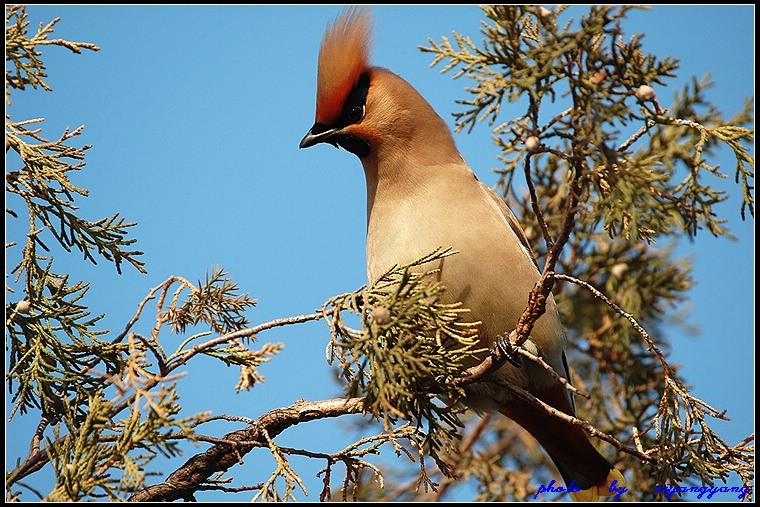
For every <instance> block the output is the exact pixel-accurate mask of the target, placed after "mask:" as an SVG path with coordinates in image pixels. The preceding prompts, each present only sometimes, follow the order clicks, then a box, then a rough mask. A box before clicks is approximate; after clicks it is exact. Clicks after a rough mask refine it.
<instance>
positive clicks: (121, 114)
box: [6, 5, 755, 501]
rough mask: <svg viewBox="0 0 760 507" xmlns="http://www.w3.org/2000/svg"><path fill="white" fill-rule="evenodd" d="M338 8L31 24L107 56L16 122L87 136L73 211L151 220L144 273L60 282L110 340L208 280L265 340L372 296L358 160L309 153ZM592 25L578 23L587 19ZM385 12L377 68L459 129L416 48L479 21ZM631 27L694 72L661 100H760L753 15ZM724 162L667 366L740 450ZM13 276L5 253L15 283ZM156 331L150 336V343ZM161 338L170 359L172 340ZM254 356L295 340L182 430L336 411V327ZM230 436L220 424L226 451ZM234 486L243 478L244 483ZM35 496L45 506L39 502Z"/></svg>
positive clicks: (744, 417) (291, 437) (204, 401)
mask: <svg viewBox="0 0 760 507" xmlns="http://www.w3.org/2000/svg"><path fill="white" fill-rule="evenodd" d="M341 9H342V7H341V6H215V7H211V6H179V7H171V6H36V5H34V6H30V7H29V8H28V12H29V16H30V21H31V25H32V27H36V26H37V25H38V24H39V23H40V22H45V23H47V22H48V21H50V20H51V19H53V18H55V17H58V16H60V17H61V18H62V21H61V22H60V23H59V24H58V25H57V27H56V32H55V34H54V37H61V38H66V39H70V40H78V41H87V42H93V43H95V44H97V45H98V46H100V47H101V48H102V49H101V51H99V52H97V53H90V52H86V53H84V54H83V55H73V54H71V53H69V52H68V51H67V50H65V49H62V48H48V49H45V50H44V53H43V60H44V62H45V64H46V66H47V70H48V72H47V73H48V75H49V76H50V77H49V79H48V80H47V82H48V84H49V85H51V86H52V87H53V89H54V91H53V92H52V93H49V92H43V91H40V90H37V91H35V90H27V91H24V92H19V91H15V92H14V93H13V96H12V100H13V104H12V106H11V107H8V108H7V112H9V113H10V114H11V116H12V118H13V119H15V120H21V119H28V118H36V117H40V116H42V117H45V118H46V122H45V130H44V134H47V136H48V137H49V138H56V137H57V136H58V135H59V134H60V132H61V131H62V130H63V129H64V128H66V127H72V128H73V127H76V126H79V125H81V124H85V125H86V129H85V131H84V134H83V135H82V136H81V137H80V138H79V143H81V144H92V145H93V148H92V149H91V150H89V151H88V152H87V166H86V167H85V169H84V170H83V171H82V172H81V173H80V174H77V175H75V176H73V179H74V183H75V184H77V185H79V186H82V187H84V188H87V189H89V190H90V192H91V193H90V197H88V198H87V199H84V200H81V201H79V203H78V204H79V205H80V206H81V214H82V216H85V217H87V218H90V219H96V218H101V217H105V216H110V215H112V214H113V213H114V212H120V213H121V214H122V215H123V216H125V217H126V218H127V219H129V220H132V221H136V222H138V225H137V226H136V227H135V228H134V229H133V231H132V236H133V237H135V238H137V239H138V243H137V247H138V248H139V249H140V250H142V251H144V252H145V256H144V260H145V261H146V263H147V266H146V267H147V269H148V274H147V275H140V274H138V273H137V272H135V271H134V270H130V269H128V268H127V269H125V272H124V274H123V275H121V276H119V275H117V274H116V272H115V270H114V269H113V266H111V265H109V264H108V263H107V262H105V261H102V262H99V264H98V265H97V266H90V265H86V264H84V263H83V262H82V261H81V257H79V256H78V255H77V254H71V255H65V254H63V253H59V254H57V255H56V256H55V266H56V268H57V269H58V271H59V272H70V273H72V274H73V275H74V278H79V279H83V280H89V281H92V289H91V290H90V293H89V298H88V302H89V304H90V306H91V309H92V311H93V313H101V312H107V318H106V319H105V321H104V323H105V324H104V325H105V327H108V328H110V329H120V328H121V327H123V325H124V323H125V322H126V321H127V320H128V319H129V317H130V316H131V315H132V314H133V313H134V311H135V308H136V305H137V303H138V302H139V301H140V300H141V299H142V298H143V297H144V296H145V294H146V293H147V292H148V290H149V289H150V288H151V287H154V286H156V285H157V284H158V283H160V282H161V281H163V280H164V279H166V278H167V277H168V276H169V275H180V276H185V277H187V278H189V279H191V280H197V279H199V278H203V277H204V274H205V272H206V271H207V270H208V269H210V268H211V266H212V264H215V265H220V266H222V267H223V268H224V269H226V270H227V271H228V272H229V273H230V275H231V277H232V278H233V279H234V280H235V281H236V282H237V283H238V284H239V285H240V287H241V288H242V289H243V290H244V291H246V292H249V293H250V294H251V295H252V296H253V297H254V298H256V299H258V301H259V304H258V306H257V307H256V308H255V309H253V310H252V311H251V312H249V318H250V320H251V321H252V322H253V323H254V324H256V323H261V322H266V321H268V320H271V319H274V318H278V317H285V316H291V315H296V314H302V313H309V312H311V311H313V310H314V309H316V308H318V307H320V306H321V305H322V303H323V302H324V301H325V300H326V299H327V298H329V297H331V296H333V295H335V294H338V293H343V292H349V291H353V290H354V289H356V288H358V287H359V286H361V285H362V284H363V283H364V282H365V277H366V272H365V264H364V262H365V257H364V255H365V254H364V248H365V209H366V197H365V186H364V176H363V174H362V170H361V165H360V163H359V161H358V160H357V159H356V157H354V156H353V155H351V154H349V153H347V152H344V151H337V150H335V149H333V148H331V147H330V146H327V145H325V146H319V147H315V148H311V149H309V150H299V149H298V143H299V141H300V140H301V138H302V137H303V135H304V134H305V133H306V132H307V130H308V129H309V128H310V127H311V125H312V123H313V121H314V99H315V79H316V59H317V53H318V49H319V43H320V41H321V39H322V34H323V32H324V28H325V25H326V24H327V23H328V22H329V21H332V20H333V19H334V18H335V16H336V15H337V14H338V13H339V12H340V11H341ZM585 9H586V8H573V9H571V10H570V12H572V13H573V14H572V15H573V16H574V17H576V18H577V17H578V16H579V14H580V13H581V12H583V11H585ZM373 11H374V17H375V26H376V30H375V43H374V57H373V63H374V64H376V65H382V66H384V67H388V68H390V69H391V70H393V71H395V72H397V73H398V74H400V75H401V76H402V77H404V78H406V79H407V80H408V81H410V82H411V83H412V84H413V85H414V86H415V87H416V88H417V89H418V90H419V91H420V92H421V93H422V95H423V96H425V97H426V98H427V99H428V101H429V102H430V103H431V104H432V105H433V107H434V108H435V109H436V110H437V111H438V112H439V113H440V114H441V116H443V117H444V119H446V120H447V121H448V122H449V124H450V125H452V126H453V119H452V117H451V114H450V113H452V112H454V111H457V110H458V107H459V106H457V104H455V100H457V99H463V98H466V96H465V92H464V87H465V86H468V85H469V83H468V82H467V81H465V80H462V79H460V80H457V81H454V80H452V79H451V78H450V76H449V75H441V74H439V72H438V69H437V68H436V69H430V68H428V64H429V63H430V61H431V56H430V55H429V54H425V53H422V52H420V51H419V50H418V46H419V45H426V44H427V38H428V37H432V38H433V39H434V40H436V41H440V39H441V36H443V35H451V31H452V30H455V31H457V32H459V33H462V34H467V35H471V36H472V37H473V39H474V40H476V41H479V40H480V39H481V36H480V34H479V26H480V24H479V23H480V20H481V19H482V16H481V11H480V9H478V8H477V7H476V6H453V7H451V6H447V7H432V6H416V7H415V6H377V7H375V8H374V9H373ZM624 28H625V29H626V33H627V34H628V35H631V34H634V33H645V34H646V35H645V38H644V47H645V50H647V51H649V52H652V53H655V54H657V55H659V56H664V55H666V54H669V55H671V56H675V57H678V58H680V59H681V69H680V71H679V76H678V78H677V79H673V80H671V81H670V82H669V83H668V84H669V86H668V87H667V88H665V87H659V86H658V87H656V88H655V89H656V91H657V94H658V98H659V99H660V102H661V104H662V105H663V106H665V107H667V106H668V105H669V104H670V101H671V100H672V97H673V94H674V92H675V91H676V90H678V89H680V88H681V87H682V86H683V84H684V83H685V82H687V81H688V80H689V79H690V78H691V76H694V75H696V76H699V77H701V76H703V75H704V74H705V73H708V72H709V73H711V74H712V78H713V80H714V81H715V83H716V86H715V87H714V88H712V89H710V90H709V91H708V92H707V97H708V98H709V99H710V100H712V101H713V102H714V103H715V104H716V105H717V106H718V108H719V109H720V110H722V111H723V112H724V113H725V115H726V116H728V117H730V116H731V115H733V114H734V113H736V112H738V111H739V110H740V109H741V107H742V105H743V101H744V98H745V97H750V96H752V95H753V94H754V50H753V48H754V6H712V7H696V6H656V7H654V8H653V9H652V10H651V11H640V12H634V13H631V14H630V15H629V19H628V21H627V22H626V23H624ZM513 113H514V114H519V112H518V111H516V110H514V111H513V110H510V108H509V106H507V107H505V108H504V111H503V113H502V114H503V118H504V119H505V120H506V119H508V118H511V117H512V116H510V115H511V114H513ZM455 139H456V141H457V144H458V146H459V148H460V150H461V151H462V154H463V155H464V158H465V159H466V160H467V161H468V162H469V163H470V165H471V166H472V167H473V169H474V170H475V172H476V173H477V175H478V177H479V178H480V179H481V180H483V181H485V182H486V183H488V184H494V183H495V182H496V180H497V177H496V175H495V174H494V173H493V172H492V169H493V168H495V167H497V165H498V161H497V159H496V155H497V153H498V150H497V148H496V147H495V146H494V145H493V143H492V141H491V139H490V129H489V128H488V126H487V125H479V126H478V127H477V128H476V129H475V130H474V131H473V132H472V133H471V134H457V135H456V137H455ZM753 154H754V153H753ZM8 162H9V163H10V164H11V165H13V162H14V160H13V159H11V158H9V159H8ZM718 162H719V163H720V165H721V167H722V168H723V169H724V171H726V172H728V173H729V175H730V178H729V179H727V180H726V181H724V182H717V185H718V186H719V187H721V188H725V189H726V190H728V192H729V193H731V194H733V196H734V197H732V199H731V200H729V202H728V203H726V204H725V205H722V206H720V207H719V208H718V211H719V212H720V213H721V214H722V215H723V216H725V217H728V218H729V225H730V228H731V230H732V232H733V233H734V234H735V235H736V236H737V240H736V241H729V240H727V239H715V238H712V237H710V236H708V235H707V234H700V235H699V237H697V239H696V241H695V242H693V243H690V242H684V243H683V244H682V245H681V246H680V247H679V249H678V253H679V254H680V255H681V256H689V257H691V258H692V259H693V261H694V266H695V267H694V278H695V279H696V280H697V282H698V283H697V285H696V287H695V288H694V289H693V290H691V291H690V293H689V297H690V301H688V303H687V304H686V305H685V307H686V308H687V309H689V310H690V312H691V313H690V316H689V319H688V322H689V323H690V324H693V325H696V326H697V327H698V328H699V329H700V333H699V334H698V335H697V336H688V335H686V334H684V333H682V332H681V331H680V330H678V329H675V328H666V329H667V330H668V331H669V333H670V337H671V339H672V343H673V347H672V354H671V360H672V361H673V362H674V363H678V364H682V365H683V370H682V374H683V375H684V377H685V378H686V380H687V381H688V382H689V383H690V384H691V385H693V386H695V391H694V393H695V394H696V395H697V396H700V397H702V398H703V399H704V400H705V401H707V402H708V403H710V404H712V405H713V406H715V407H716V408H719V409H723V408H726V409H728V415H729V416H730V417H732V419H733V420H732V421H731V422H730V423H725V422H715V423H714V427H715V428H718V429H719V432H720V433H721V435H722V436H723V437H724V438H725V439H726V440H727V441H728V442H729V443H731V444H734V443H737V442H738V441H739V440H741V439H742V438H743V437H745V436H746V435H748V434H749V433H751V432H752V431H753V430H754V399H755V393H754V387H753V386H754V325H755V321H754V289H755V287H754V221H753V220H748V221H747V222H742V221H741V219H740V218H739V202H740V201H739V200H738V199H736V198H735V196H736V195H737V194H738V192H739V189H738V186H736V185H735V184H734V183H733V167H734V162H733V159H732V156H731V155H730V153H725V152H724V153H722V154H721V157H720V159H719V160H718ZM516 181H517V182H518V184H519V185H523V181H522V180H520V179H519V178H518V179H517V180H516ZM22 217H23V215H22ZM21 222H22V221H20V220H19V221H17V220H12V219H11V220H8V219H7V218H6V226H7V229H6V230H7V232H6V241H8V240H10V239H15V238H17V237H18V235H19V234H23V231H24V225H23V223H21ZM13 259H15V257H14V256H13V254H12V253H11V255H10V257H9V260H8V261H7V266H10V265H12V260H13ZM6 269H7V268H6ZM149 325H150V322H149V321H146V323H145V324H144V325H143V328H142V329H143V330H145V329H148V326H149ZM164 339H165V340H167V341H168V342H169V343H171V340H173V339H176V336H166V337H165V338H164ZM259 339H260V340H261V341H281V342H284V343H285V349H284V350H283V351H282V352H281V354H280V355H279V356H278V357H276V358H275V359H274V360H273V361H272V362H271V363H270V364H268V365H265V366H264V367H262V368H261V372H262V373H263V374H264V375H265V376H266V377H267V381H266V383H264V384H262V385H259V386H257V387H255V388H254V389H253V390H252V391H250V392H244V393H241V394H238V395H235V393H234V386H235V383H236V381H237V371H236V370H235V369H233V368H226V367H225V366H223V365H221V364H217V363H215V362H211V361H206V362H200V363H198V364H196V365H195V366H194V367H192V368H191V369H190V370H188V375H187V377H186V378H185V379H184V380H183V381H182V384H181V387H180V389H181V393H182V395H183V398H182V400H183V402H184V405H185V408H186V410H187V411H188V413H190V412H196V411H202V410H212V411H213V412H214V413H217V414H218V413H231V414H239V415H246V416H249V417H257V416H258V415H260V414H262V413H264V412H266V411H267V410H270V409H272V408H275V407H278V406H283V405H288V404H290V403H293V402H294V401H296V400H297V399H299V398H306V399H310V400H311V399H322V398H327V397H334V396H336V395H339V387H338V385H337V384H336V382H335V381H334V380H333V376H332V371H331V368H330V367H329V366H328V365H327V364H326V362H325V359H324V347H325V344H326V343H327V340H328V332H327V328H326V326H325V325H324V324H323V323H311V324H307V325H301V326H297V327H288V328H284V329H279V330H275V331H272V332H269V333H265V334H262V335H261V336H260V337H259ZM7 407H8V404H7V403H6V410H7ZM36 423H37V421H36V420H34V419H33V418H30V417H17V418H16V419H14V421H13V422H12V423H10V424H9V425H8V426H7V433H6V435H7V437H6V439H7V440H6V444H7V447H6V453H7V454H6V462H7V463H12V462H14V461H15V460H16V458H17V457H19V456H22V455H23V454H24V453H25V450H26V448H27V446H28V442H29V439H30V437H31V434H32V432H33V428H34V426H35V425H36ZM344 426H345V423H340V422H335V421H332V422H327V423H325V422H320V423H312V424H309V425H308V426H307V425H304V426H303V427H299V428H297V429H294V430H291V431H290V432H286V433H285V434H283V436H282V438H281V440H278V442H279V443H281V445H288V446H295V447H297V446H307V447H309V448H311V449H313V450H321V451H326V452H333V451H335V450H338V449H339V448H342V446H343V445H345V443H347V442H348V440H347V439H345V438H343V437H336V433H337V432H336V430H335V428H336V427H339V428H342V427H344ZM231 429H232V428H230V427H229V426H225V427H219V429H218V433H217V434H221V433H223V432H225V431H230V430H231ZM207 432H209V433H213V430H210V429H209V430H207ZM315 442H318V444H317V446H316V447H318V448H314V447H315V445H314V444H315ZM188 451H189V453H190V454H192V453H194V452H196V451H195V450H194V449H189V450H188ZM190 454H188V455H187V456H189V455H190ZM256 460H263V461H258V462H257V461H256ZM246 462H247V463H255V464H254V465H253V467H250V466H249V467H246V469H247V470H248V472H246V474H249V475H246V477H245V478H242V477H241V479H242V481H240V482H237V483H236V484H239V485H242V484H243V483H255V482H258V481H260V480H262V479H263V477H259V476H256V475H255V473H254V472H253V470H254V469H258V470H261V469H267V468H268V467H270V466H272V465H273V464H272V462H271V458H267V457H266V456H265V455H264V454H258V455H252V456H251V457H249V458H248V459H247V460H246ZM177 463H179V461H178V462H177ZM293 464H294V466H295V467H296V469H297V471H299V472H303V473H302V477H303V478H304V479H305V480H306V485H307V487H308V489H309V497H308V499H310V500H317V499H318V494H319V488H320V487H319V480H317V479H315V478H314V477H313V475H314V473H315V472H316V470H317V469H318V468H319V467H321V463H320V464H319V467H316V466H313V465H312V464H309V463H305V462H303V461H300V460H297V459H294V460H293ZM167 471H168V470H167ZM231 475H232V476H235V475H240V471H239V469H233V470H232V474H231ZM249 497H250V495H249V494H242V495H237V496H236V497H234V498H235V499H236V500H241V501H244V500H246V499H248V498H249ZM22 498H24V499H26V500H32V496H31V495H30V494H29V493H28V492H26V493H24V496H23V497H22ZM198 498H199V499H201V500H213V499H215V498H220V497H219V496H215V495H213V494H209V493H206V494H200V495H199V496H198ZM221 498H225V499H227V500H230V499H232V498H233V497H225V496H222V497H221Z"/></svg>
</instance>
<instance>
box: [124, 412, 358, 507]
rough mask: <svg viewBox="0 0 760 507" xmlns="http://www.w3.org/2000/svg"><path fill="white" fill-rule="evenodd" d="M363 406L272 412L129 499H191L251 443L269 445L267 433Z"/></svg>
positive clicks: (245, 450)
mask: <svg viewBox="0 0 760 507" xmlns="http://www.w3.org/2000/svg"><path fill="white" fill-rule="evenodd" d="M363 407H364V398H349V399H344V398H338V399H333V400H322V401H312V402H308V401H299V402H297V403H295V404H294V405H291V406H289V407H284V408H278V409H275V410H272V411H271V412H267V413H266V414H264V415H262V416H261V417H259V418H258V419H257V420H256V422H255V424H252V425H250V426H249V427H248V428H245V429H242V430H238V431H233V432H232V433H228V434H227V435H225V436H224V437H222V439H223V440H224V441H225V442H229V443H221V444H216V445H213V446H211V448H209V449H208V450H207V451H206V452H203V453H201V454H196V455H195V456H193V457H192V458H190V459H189V460H187V462H186V463H185V464H184V465H182V466H181V467H180V468H179V469H178V470H176V471H175V472H174V473H172V474H171V475H170V476H169V477H167V478H166V481H164V482H162V483H160V484H156V485H153V486H149V487H147V488H145V489H143V490H141V491H138V492H137V493H135V494H134V495H132V496H131V497H130V498H129V500H130V501H133V502H157V501H164V502H169V501H173V500H178V499H190V498H192V496H193V494H194V493H195V492H196V491H198V490H199V489H201V486H202V485H203V484H205V483H206V482H207V481H208V479H209V478H210V477H211V476H212V475H213V474H215V473H217V472H225V471H227V470H228V469H229V468H231V467H232V466H234V465H235V464H237V463H239V462H240V461H241V458H242V457H243V456H244V455H245V454H247V453H248V452H250V451H251V450H252V449H253V448H254V447H255V446H254V445H252V444H251V442H257V443H258V444H259V445H261V446H266V445H267V443H266V438H265V436H264V432H265V431H266V433H267V434H268V435H269V437H270V438H273V437H275V436H276V435H278V434H280V433H282V432H283V431H285V430H286V429H287V428H289V427H291V426H295V425H297V424H299V423H302V422H307V421H313V420H315V419H325V418H331V417H339V416H341V415H347V414H356V413H359V412H361V411H362V409H363ZM241 442H245V443H241Z"/></svg>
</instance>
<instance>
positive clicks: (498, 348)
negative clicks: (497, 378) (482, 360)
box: [491, 333, 522, 368]
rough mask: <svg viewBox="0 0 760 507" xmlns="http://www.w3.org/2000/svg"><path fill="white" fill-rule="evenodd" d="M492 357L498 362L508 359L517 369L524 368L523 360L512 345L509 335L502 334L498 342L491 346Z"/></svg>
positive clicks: (497, 339) (497, 338)
mask: <svg viewBox="0 0 760 507" xmlns="http://www.w3.org/2000/svg"><path fill="white" fill-rule="evenodd" d="M491 355H492V356H494V359H496V360H497V361H500V360H501V359H506V360H507V361H509V363H510V364H511V365H512V366H514V367H516V368H521V367H522V359H520V355H519V354H518V353H517V350H516V349H515V347H514V345H512V341H511V340H510V339H509V334H508V333H505V334H500V335H499V336H497V337H496V341H494V342H493V344H492V345H491Z"/></svg>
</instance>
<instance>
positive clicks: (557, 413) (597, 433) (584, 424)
mask: <svg viewBox="0 0 760 507" xmlns="http://www.w3.org/2000/svg"><path fill="white" fill-rule="evenodd" d="M483 380H484V381H487V382H492V383H494V384H497V385H499V386H501V387H504V388H506V389H508V390H509V391H511V392H513V393H515V394H516V395H518V396H520V397H521V398H523V399H524V400H526V401H528V402H530V403H532V404H533V405H535V406H536V407H538V408H540V409H542V410H543V411H544V412H546V413H547V414H549V415H551V416H552V417H555V418H557V419H560V420H562V421H565V422H566V423H568V424H572V425H574V426H579V427H580V428H583V429H584V430H586V431H588V432H589V433H590V434H591V435H592V436H594V437H596V438H598V439H600V440H604V441H605V442H607V443H609V444H612V445H613V446H615V447H616V448H617V449H618V450H619V451H622V452H625V453H627V454H630V455H632V456H635V457H637V458H639V459H640V460H642V461H645V462H647V463H653V462H656V459H655V458H652V457H651V456H649V455H647V454H645V453H643V452H640V451H639V450H638V449H634V448H633V447H628V446H627V445H624V444H623V443H622V442H620V441H619V440H618V439H616V438H615V437H613V436H612V435H609V434H607V433H605V432H603V431H601V430H599V429H597V428H596V427H595V426H592V425H591V423H589V422H588V421H584V420H583V419H578V418H577V417H573V416H571V415H568V414H566V413H564V412H562V411H561V410H557V409H556V408H554V407H552V406H551V405H549V404H548V403H546V402H544V401H542V400H540V399H539V398H536V397H535V396H533V395H532V394H531V393H529V392H528V391H526V390H525V389H523V388H521V387H518V386H516V385H515V384H512V383H511V382H508V381H507V380H504V379H503V378H501V377H499V376H496V375H489V376H487V377H486V378H484V379H483Z"/></svg>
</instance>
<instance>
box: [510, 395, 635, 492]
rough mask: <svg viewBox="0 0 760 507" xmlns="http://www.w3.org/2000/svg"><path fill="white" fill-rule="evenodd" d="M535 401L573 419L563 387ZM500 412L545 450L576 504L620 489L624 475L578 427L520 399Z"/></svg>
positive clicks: (513, 401)
mask: <svg viewBox="0 0 760 507" xmlns="http://www.w3.org/2000/svg"><path fill="white" fill-rule="evenodd" d="M537 397H538V398H540V399H541V400H542V401H544V402H545V403H547V404H549V405H551V406H552V407H554V408H555V409H557V410H560V411H562V412H564V413H565V414H568V415H574V414H575V411H574V410H573V407H572V405H571V404H570V400H569V399H568V398H567V392H566V391H565V389H564V387H563V386H562V385H561V384H559V383H557V384H556V385H555V386H552V387H551V388H549V389H547V390H545V391H543V392H541V393H537ZM500 412H501V413H503V414H504V415H506V416H507V417H509V418H510V419H512V420H513V421H515V422H516V423H518V424H519V425H520V426H522V427H523V428H525V429H526V430H527V431H528V432H529V433H530V434H531V435H533V437H534V438H535V439H536V440H538V443H539V444H541V446H542V447H543V448H544V449H546V452H547V453H549V457H550V458H551V459H552V461H553V462H554V464H555V465H556V466H557V469H558V470H559V473H560V475H561V476H562V479H563V480H564V481H565V485H566V486H567V489H568V491H570V492H571V493H570V496H571V497H572V498H573V500H575V501H596V500H598V499H599V497H600V496H613V495H615V494H616V492H617V491H619V489H616V488H617V486H615V487H614V488H613V486H614V485H615V483H614V482H613V481H617V482H618V483H619V484H620V486H623V484H624V480H623V475H622V474H621V473H620V471H618V470H617V469H616V468H614V467H613V466H612V465H611V464H610V463H609V462H608V461H607V460H606V459H604V457H603V456H602V455H601V454H599V452H598V451H597V450H596V448H594V446H593V445H591V442H590V441H589V439H588V437H587V436H586V433H585V432H584V431H583V430H582V429H581V428H580V427H578V426H574V425H572V424H569V423H567V422H564V421H562V420H560V419H557V418H556V417H553V416H551V415H549V414H548V413H546V412H545V411H544V410H542V409H540V408H538V407H536V406H535V405H533V404H532V403H530V402H528V401H526V400H523V399H522V398H514V399H512V400H510V401H509V402H508V403H507V404H506V405H505V406H504V407H503V408H502V409H500Z"/></svg>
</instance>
